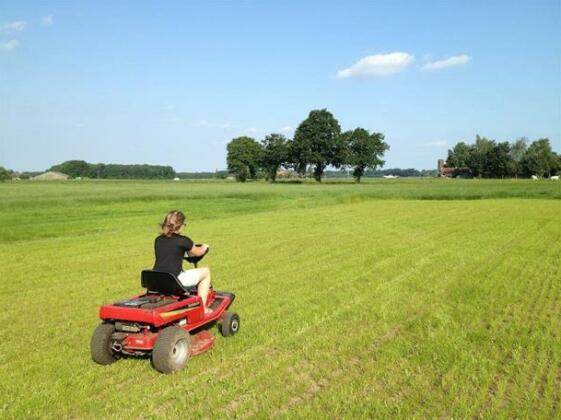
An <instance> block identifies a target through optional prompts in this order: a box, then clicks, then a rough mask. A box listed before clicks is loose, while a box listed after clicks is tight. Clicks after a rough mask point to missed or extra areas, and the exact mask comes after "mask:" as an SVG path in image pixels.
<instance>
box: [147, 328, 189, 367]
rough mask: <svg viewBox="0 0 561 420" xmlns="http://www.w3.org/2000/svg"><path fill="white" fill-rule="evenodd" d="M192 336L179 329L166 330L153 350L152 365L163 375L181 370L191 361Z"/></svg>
mask: <svg viewBox="0 0 561 420" xmlns="http://www.w3.org/2000/svg"><path fill="white" fill-rule="evenodd" d="M189 347H190V336H189V334H188V333H187V332H185V331H184V330H182V329H181V328H179V327H167V328H165V329H164V330H163V331H162V332H161V333H160V335H159V336H158V339H157V340H156V344H155V345H154V350H152V364H153V365H154V367H155V368H156V370H157V371H159V372H161V373H173V372H177V371H178V370H181V369H183V368H184V367H185V365H186V364H187V361H188V360H189V352H190V349H189Z"/></svg>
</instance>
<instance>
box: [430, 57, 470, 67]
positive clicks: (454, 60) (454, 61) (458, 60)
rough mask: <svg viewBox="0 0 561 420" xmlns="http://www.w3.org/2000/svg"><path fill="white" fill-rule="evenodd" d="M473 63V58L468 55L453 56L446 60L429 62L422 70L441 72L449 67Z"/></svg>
mask: <svg viewBox="0 0 561 420" xmlns="http://www.w3.org/2000/svg"><path fill="white" fill-rule="evenodd" d="M470 61H471V57H470V56H469V55H467V54H461V55H453V56H452V57H448V58H446V59H444V60H438V61H429V62H428V63H426V64H425V65H424V66H423V67H422V69H423V70H441V69H446V68H448V67H458V66H463V65H465V64H467V63H469V62H470Z"/></svg>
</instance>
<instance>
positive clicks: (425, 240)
mask: <svg viewBox="0 0 561 420" xmlns="http://www.w3.org/2000/svg"><path fill="white" fill-rule="evenodd" d="M441 217H442V214H440V215H439V217H438V218H441ZM435 219H437V218H435ZM461 230H462V228H453V229H447V230H445V231H444V232H440V231H435V230H432V231H429V232H427V233H426V234H425V235H424V236H423V237H422V238H421V239H419V240H418V241H417V243H418V245H417V246H404V247H403V248H402V249H400V252H399V253H397V252H396V253H395V254H390V255H388V256H387V257H386V258H383V259H381V260H377V261H376V263H375V264H374V265H371V266H369V271H370V272H374V269H375V268H377V267H380V266H383V265H385V264H386V263H390V262H391V261H397V260H402V259H405V258H407V257H408V256H409V255H414V254H415V253H416V252H417V251H419V250H421V249H424V248H434V247H435V246H433V245H432V244H433V241H432V240H433V239H434V238H437V237H439V236H441V235H446V236H450V235H453V234H454V233H455V232H459V231H461ZM385 237H388V238H389V237H391V234H389V235H385V236H384V238H385ZM382 239H383V238H382ZM322 256H323V257H320V258H321V259H320V261H332V260H333V259H334V258H337V256H338V255H337V254H335V255H331V254H325V253H324V254H322ZM356 259H359V260H360V256H357V258H356ZM315 262H316V263H317V262H318V260H317V259H316V260H315ZM346 265H348V266H349V267H350V268H355V267H356V264H355V263H354V261H353V260H349V261H348V263H347V264H346ZM289 267H292V269H290V268H289V269H287V270H285V271H284V272H283V277H284V278H288V279H292V280H288V281H283V282H282V284H274V286H277V287H276V288H271V287H270V285H269V286H268V287H267V290H268V291H269V292H270V293H278V292H283V295H286V297H287V298H289V297H290V295H287V291H288V292H290V291H294V295H296V296H297V295H298V294H299V293H300V290H298V288H297V287H293V286H294V285H298V284H300V283H301V281H302V280H301V279H300V278H299V277H298V276H293V275H291V274H293V273H302V269H301V267H297V266H296V265H289ZM323 271H325V272H326V278H327V279H328V280H329V279H330V278H331V276H329V274H328V273H329V271H330V268H329V266H328V265H327V264H326V267H325V268H324V270H323ZM261 283H262V282H261V281H260V280H256V281H254V282H250V283H247V284H246V285H245V287H247V288H249V289H251V286H253V285H254V284H261ZM358 284H359V285H360V284H361V283H360V282H358ZM337 287H340V281H337V283H335V284H334V285H333V286H329V287H328V288H326V289H324V290H323V291H321V292H319V293H320V294H321V295H324V294H327V293H328V292H330V291H332V290H333V289H334V288H337ZM318 297H319V294H318V292H317V291H316V292H315V295H314V296H313V297H312V298H310V299H306V300H305V301H304V302H303V303H308V302H310V301H311V300H315V299H317V298H318ZM284 310H285V309H284V308H279V309H276V310H275V311H272V310H270V309H269V312H268V313H270V314H271V315H274V316H275V317H276V316H279V315H281V314H282V313H283V312H284ZM271 317H272V316H271Z"/></svg>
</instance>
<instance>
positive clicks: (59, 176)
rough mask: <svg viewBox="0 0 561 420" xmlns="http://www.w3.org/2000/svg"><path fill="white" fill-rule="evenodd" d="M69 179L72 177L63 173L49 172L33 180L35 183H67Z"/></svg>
mask: <svg viewBox="0 0 561 420" xmlns="http://www.w3.org/2000/svg"><path fill="white" fill-rule="evenodd" d="M69 178H70V175H66V174H63V173H62V172H54V171H48V172H45V173H44V174H41V175H37V176H34V177H33V178H31V179H32V180H33V181H66V180H67V179H69Z"/></svg>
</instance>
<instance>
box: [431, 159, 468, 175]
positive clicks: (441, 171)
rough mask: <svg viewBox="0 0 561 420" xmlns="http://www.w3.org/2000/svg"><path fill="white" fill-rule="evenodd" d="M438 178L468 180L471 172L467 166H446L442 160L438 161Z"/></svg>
mask: <svg viewBox="0 0 561 420" xmlns="http://www.w3.org/2000/svg"><path fill="white" fill-rule="evenodd" d="M437 165H438V167H437V169H438V176H439V177H442V178H455V177H461V178H468V177H471V171H470V169H469V168H468V167H467V166H462V167H455V166H448V165H446V164H445V163H444V159H438V164H437Z"/></svg>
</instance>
